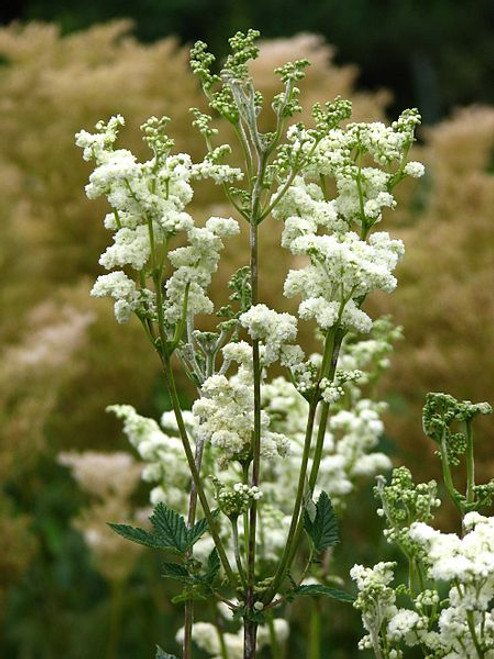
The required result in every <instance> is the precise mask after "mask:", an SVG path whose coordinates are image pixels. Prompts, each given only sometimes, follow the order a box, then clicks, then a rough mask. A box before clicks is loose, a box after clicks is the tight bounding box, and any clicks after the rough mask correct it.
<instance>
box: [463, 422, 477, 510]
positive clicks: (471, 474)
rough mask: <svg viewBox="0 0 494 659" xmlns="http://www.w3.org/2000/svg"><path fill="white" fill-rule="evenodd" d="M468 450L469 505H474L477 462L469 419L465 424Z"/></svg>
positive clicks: (467, 496) (467, 493) (467, 495)
mask: <svg viewBox="0 0 494 659" xmlns="http://www.w3.org/2000/svg"><path fill="white" fill-rule="evenodd" d="M465 427H466V438H467V450H466V465H467V491H466V498H467V505H468V504H472V503H473V502H474V500H475V493H474V489H473V488H474V487H475V462H474V457H473V434H472V420H471V419H467V421H466V422H465Z"/></svg>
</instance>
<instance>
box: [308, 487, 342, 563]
mask: <svg viewBox="0 0 494 659" xmlns="http://www.w3.org/2000/svg"><path fill="white" fill-rule="evenodd" d="M304 527H305V530H306V531H307V533H308V534H309V536H310V538H311V539H312V542H313V543H314V549H315V550H316V551H317V552H322V551H324V550H325V549H327V548H328V547H333V546H334V545H336V544H338V542H339V541H340V537H339V533H338V522H337V520H336V515H335V512H334V508H333V506H332V504H331V500H330V498H329V496H328V495H327V494H326V492H321V494H320V496H319V499H318V501H317V503H316V515H315V517H314V519H313V520H312V519H311V516H310V514H309V512H308V511H307V510H305V511H304Z"/></svg>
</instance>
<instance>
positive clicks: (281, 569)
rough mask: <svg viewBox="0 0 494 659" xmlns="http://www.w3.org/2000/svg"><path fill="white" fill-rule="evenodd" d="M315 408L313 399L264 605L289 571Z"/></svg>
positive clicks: (303, 489) (315, 404)
mask: <svg viewBox="0 0 494 659" xmlns="http://www.w3.org/2000/svg"><path fill="white" fill-rule="evenodd" d="M316 408H317V398H316V397H315V398H314V399H313V401H312V402H311V405H310V407H309V414H308V418H307V427H306V431H305V442H304V452H303V455H302V464H301V466H300V473H299V480H298V487H297V494H296V496H295V505H294V508H293V514H292V519H291V522H290V528H289V529H288V536H287V539H286V544H285V549H284V551H283V554H282V557H281V560H280V563H279V565H278V569H277V571H276V574H275V576H274V578H273V583H272V584H271V587H270V588H269V590H268V591H267V593H266V594H265V596H264V597H263V601H264V602H265V603H269V602H270V601H271V600H272V599H273V597H274V596H275V595H276V593H277V591H278V588H279V587H280V585H281V584H282V582H283V581H284V579H285V577H286V573H287V572H288V569H289V561H290V557H291V554H292V547H293V545H294V542H295V540H296V536H297V523H298V519H299V516H300V509H301V507H302V501H303V498H304V491H305V485H306V476H307V467H308V463H309V454H310V447H311V441H312V433H313V430H314V421H315V417H316Z"/></svg>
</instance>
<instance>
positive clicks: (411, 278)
mask: <svg viewBox="0 0 494 659" xmlns="http://www.w3.org/2000/svg"><path fill="white" fill-rule="evenodd" d="M493 153H494V108H487V107H474V108H466V109H462V110H459V111H457V112H456V114H454V115H453V116H452V117H451V119H449V120H447V121H444V122H442V123H441V124H439V125H438V126H436V127H434V128H431V129H429V130H427V131H426V133H425V145H424V147H423V149H422V151H421V152H420V154H419V157H420V159H421V160H422V161H423V162H424V163H425V164H426V169H427V172H428V178H427V179H426V180H424V181H423V182H422V183H421V185H420V187H418V188H417V189H416V190H415V200H414V199H412V200H411V204H412V206H411V207H410V206H409V210H408V223H409V226H408V227H407V228H403V229H402V230H401V231H400V232H399V235H400V237H401V238H403V239H404V241H405V243H406V245H407V253H406V256H405V258H404V260H403V262H402V264H401V265H400V268H399V270H398V278H399V280H400V287H399V290H398V291H397V294H396V296H395V297H394V298H393V300H392V303H391V307H392V313H393V315H394V318H395V320H396V322H398V323H400V324H401V325H403V326H404V331H405V337H406V346H405V345H404V344H403V345H401V346H398V348H397V351H396V355H395V359H394V366H393V369H392V370H391V373H390V375H391V382H389V381H388V382H387V383H385V386H386V387H387V388H389V387H392V388H393V390H394V391H396V392H397V394H398V395H399V396H401V398H402V400H406V402H407V406H408V407H405V408H402V409H398V410H397V412H398V413H395V414H394V415H393V416H392V417H391V418H390V419H389V424H388V428H389V432H390V433H391V434H392V436H394V437H396V438H397V441H398V442H399V443H400V445H402V446H403V448H404V449H405V452H406V458H407V461H408V460H409V459H410V458H411V459H412V460H413V455H414V454H415V455H417V453H418V454H419V455H420V456H423V455H424V453H425V452H426V451H427V448H426V446H425V440H424V439H423V435H422V429H421V427H420V422H419V419H420V409H421V407H422V405H423V402H424V399H425V394H426V392H428V391H439V390H445V391H449V392H451V393H452V394H453V395H454V396H455V397H458V398H469V399H472V400H481V399H483V398H488V399H489V397H490V398H491V399H492V392H493V391H494V387H493V373H494V352H493V351H492V342H493V340H494V221H493V219H494V172H493ZM414 201H415V202H418V203H419V209H418V210H415V212H414V211H413V203H414ZM383 306H384V305H383ZM386 308H387V309H389V304H388V300H386ZM479 427H482V432H481V433H480V435H482V437H483V438H484V439H483V441H482V442H480V443H479V444H478V451H479V457H480V456H482V458H481V459H479V460H478V470H479V475H480V478H482V479H486V480H487V479H488V478H489V477H490V476H492V469H493V463H492V448H491V447H492V440H493V439H494V437H493V436H492V432H493V431H492V424H490V425H489V424H488V423H485V422H484V423H482V421H479ZM419 447H420V448H419ZM430 465H431V471H430V474H429V475H432V472H433V470H434V469H435V468H436V464H435V461H434V460H432V459H431V461H430ZM421 468H425V469H427V465H426V464H421ZM423 477H424V478H425V477H426V474H425V472H424V476H423Z"/></svg>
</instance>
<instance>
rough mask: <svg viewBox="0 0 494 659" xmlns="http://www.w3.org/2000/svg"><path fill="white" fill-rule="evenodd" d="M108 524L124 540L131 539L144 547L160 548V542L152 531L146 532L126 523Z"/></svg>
mask: <svg viewBox="0 0 494 659" xmlns="http://www.w3.org/2000/svg"><path fill="white" fill-rule="evenodd" d="M108 526H109V527H110V528H111V529H113V530H114V531H115V533H118V534H119V535H121V536H122V538H125V539H126V540H131V541H132V542H137V543H139V544H140V545H145V546H146V547H151V548H152V549H162V548H163V547H162V546H161V543H160V542H159V540H158V539H157V538H156V537H155V535H154V534H153V533H148V532H147V531H144V530H143V529H139V528H135V527H133V526H129V525H128V524H110V523H108Z"/></svg>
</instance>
